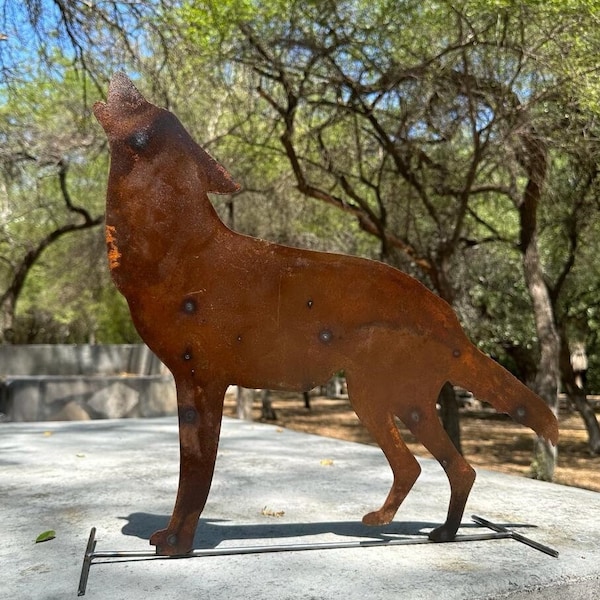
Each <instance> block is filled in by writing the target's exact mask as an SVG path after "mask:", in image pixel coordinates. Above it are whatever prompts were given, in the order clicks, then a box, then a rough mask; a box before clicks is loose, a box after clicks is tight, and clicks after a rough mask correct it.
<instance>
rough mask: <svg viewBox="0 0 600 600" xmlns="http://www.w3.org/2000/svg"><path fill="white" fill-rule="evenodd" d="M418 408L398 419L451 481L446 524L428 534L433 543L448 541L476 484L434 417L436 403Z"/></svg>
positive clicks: (424, 404) (454, 531)
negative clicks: (435, 460)
mask: <svg viewBox="0 0 600 600" xmlns="http://www.w3.org/2000/svg"><path fill="white" fill-rule="evenodd" d="M427 400H429V399H427ZM417 406H418V408H412V409H407V410H406V411H405V412H404V413H403V414H400V415H399V416H400V418H401V419H402V421H403V422H404V424H405V425H406V426H407V427H408V428H409V429H410V430H411V431H412V433H413V434H414V435H415V437H416V438H417V439H418V440H419V441H420V442H421V443H422V444H423V445H424V446H425V448H427V450H429V452H431V454H433V456H434V458H436V459H437V461H438V462H439V463H440V465H442V467H443V469H444V471H445V472H446V475H447V477H448V481H449V482H450V505H449V506H448V516H447V517H446V522H445V523H444V524H443V525H441V526H440V527H437V528H436V529H434V530H433V531H432V532H431V533H430V534H429V539H431V540H433V541H434V542H448V541H451V540H453V539H454V538H455V536H456V532H457V530H458V528H459V527H460V522H461V519H462V516H463V513H464V510H465V505H466V503H467V498H468V497H469V492H470V491H471V488H472V487H473V483H474V482H475V471H474V470H473V469H472V468H471V466H470V465H469V463H467V461H466V460H465V459H464V458H463V457H462V456H461V454H460V453H459V452H458V450H457V449H456V447H455V446H454V444H453V443H452V441H451V440H450V438H449V437H448V434H447V433H446V431H445V430H444V428H443V426H442V424H441V422H440V420H439V418H438V416H437V411H436V409H435V402H434V401H432V402H429V401H427V403H425V402H421V403H419V404H418V405H417Z"/></svg>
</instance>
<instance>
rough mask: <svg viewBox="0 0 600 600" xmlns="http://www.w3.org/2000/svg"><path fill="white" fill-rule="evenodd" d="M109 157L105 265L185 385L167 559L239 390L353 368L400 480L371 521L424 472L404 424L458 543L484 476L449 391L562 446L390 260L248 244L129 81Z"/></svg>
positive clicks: (195, 150)
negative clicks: (404, 432)
mask: <svg viewBox="0 0 600 600" xmlns="http://www.w3.org/2000/svg"><path fill="white" fill-rule="evenodd" d="M94 113H95V115H96V117H97V119H98V120H99V121H100V123H101V124H102V126H103V127H104V129H105V131H106V134H107V136H108V139H109V142H110V148H111V154H112V159H111V167H110V176H109V180H108V193H107V208H106V242H107V247H108V261H109V266H110V269H111V272H112V277H113V279H114V282H115V284H116V286H117V288H118V289H119V290H120V291H121V292H122V293H123V295H124V296H125V297H126V298H127V301H128V302H129V307H130V310H131V315H132V318H133V320H134V323H135V326H136V327H137V330H138V331H139V333H140V335H141V336H142V339H143V340H144V341H145V342H146V343H147V344H148V346H149V347H150V348H151V349H152V350H153V351H154V352H155V353H156V354H157V355H158V357H159V358H160V359H161V360H162V361H163V362H164V363H165V364H166V365H167V366H168V368H169V369H170V370H171V371H172V373H173V375H174V377H175V381H176V385H177V401H178V406H179V437H180V452H181V454H180V460H181V464H180V479H179V489H178V493H177V500H176V503H175V508H174V510H173V515H172V517H171V520H170V522H169V525H168V527H167V529H165V530H161V531H157V532H156V533H155V534H154V535H153V536H152V538H151V540H150V543H151V544H153V545H155V546H156V552H157V553H158V554H161V555H181V554H185V553H187V552H189V551H190V550H191V548H192V544H193V538H194V532H195V530H196V527H197V524H198V518H199V516H200V513H201V512H202V510H203V508H204V505H205V503H206V498H207V496H208V491H209V488H210V484H211V480H212V476H213V470H214V464H215V458H216V455H217V445H218V440H219V432H220V424H221V416H222V407H223V396H224V393H225V390H226V388H227V386H228V385H230V384H238V385H241V386H245V387H249V388H270V389H281V390H284V389H285V390H296V391H304V390H309V389H311V388H313V387H315V386H316V385H318V384H321V383H323V382H325V381H326V380H327V379H329V377H331V376H332V375H333V374H334V373H336V372H337V371H340V370H342V369H343V370H344V372H345V374H346V377H347V382H348V393H349V395H350V400H351V402H352V406H353V408H354V409H355V411H356V413H357V414H358V416H359V418H360V419H361V421H362V422H363V423H364V425H365V426H366V427H367V428H368V430H369V431H370V432H371V435H372V436H373V437H374V438H375V440H376V441H377V443H378V444H379V445H380V446H381V449H382V450H383V452H384V453H385V455H386V457H387V459H388V461H389V463H390V466H391V468H392V471H393V473H394V482H393V485H392V488H391V490H390V492H389V495H388V497H387V498H386V500H385V502H384V503H383V506H382V507H381V508H380V509H379V510H376V511H374V512H371V513H369V514H367V515H365V517H364V518H363V522H364V523H366V524H369V525H382V524H385V523H389V522H390V521H391V520H392V519H393V518H394V515H395V513H396V511H397V510H398V507H399V506H400V504H401V503H402V501H403V500H404V498H405V497H406V495H407V494H408V492H409V491H410V489H411V487H412V486H413V484H414V483H415V481H416V479H417V477H418V475H419V472H420V470H421V469H420V467H419V464H418V462H417V461H416V459H415V458H414V457H413V455H412V454H411V453H410V452H409V450H408V449H407V447H406V445H405V444H404V442H403V441H402V439H401V437H400V435H399V432H398V429H397V427H396V424H395V422H394V419H395V417H398V418H400V419H401V420H402V421H403V422H404V423H405V424H406V426H407V427H408V428H409V429H410V430H411V431H412V432H413V434H414V435H415V436H416V437H417V439H419V440H420V441H421V442H422V443H423V444H424V446H425V447H426V448H428V449H429V450H430V452H431V453H432V454H433V456H435V458H436V459H437V460H438V461H439V462H440V463H441V465H442V467H443V468H444V469H445V471H446V473H447V476H448V479H449V481H450V487H451V498H450V506H449V509H448V516H447V520H446V522H445V523H444V524H443V525H441V526H440V527H438V528H437V529H434V530H433V531H432V532H431V533H430V535H429V537H430V538H431V539H432V540H435V541H447V540H452V539H454V536H455V534H456V531H457V528H458V527H459V525H460V521H461V518H462V515H463V511H464V508H465V503H466V501H467V496H468V494H469V492H470V489H471V486H472V485H473V482H474V480H475V472H474V471H473V469H472V468H471V467H470V466H469V464H468V463H467V462H466V461H465V460H464V458H463V457H462V456H461V455H460V454H459V453H458V452H457V451H456V449H455V448H454V446H453V445H452V443H451V441H450V440H449V438H448V436H447V435H446V433H445V431H444V429H443V428H442V426H441V425H440V421H439V419H438V416H437V413H436V399H437V397H438V392H439V390H440V388H441V387H442V385H443V384H444V383H445V382H447V381H450V382H452V383H453V384H455V385H459V386H462V387H464V388H466V389H468V390H470V391H472V392H473V393H474V394H475V395H476V396H477V397H478V398H480V399H482V400H486V401H488V402H490V403H491V404H492V405H493V406H494V407H495V408H496V409H497V410H498V411H500V412H504V413H508V414H509V415H511V416H512V418H513V419H515V420H516V421H518V422H519V423H522V424H524V425H527V426H528V427H531V428H532V429H533V430H534V431H535V432H536V433H537V434H538V435H540V436H542V437H544V438H546V439H548V440H550V441H551V442H552V443H553V444H556V442H557V438H558V428H557V423H556V419H555V417H554V415H553V414H552V412H551V411H550V410H549V409H548V407H547V406H546V404H545V403H544V402H543V401H542V400H541V399H540V398H538V396H536V395H535V394H534V393H533V392H531V391H530V390H529V389H528V388H527V387H525V386H524V385H523V384H521V383H520V382H519V381H518V380H517V379H515V378H514V377H513V376H512V375H510V374H509V373H508V372H507V371H505V370H504V369H503V368H501V367H500V366H498V365H497V364H496V363H495V362H494V361H493V360H491V359H490V358H488V357H487V356H485V355H484V354H482V353H481V352H479V351H478V350H477V349H476V348H475V347H474V346H473V345H472V344H471V342H470V341H469V340H468V339H467V337H466V336H465V334H464V333H463V331H462V329H461V327H460V325H459V323H458V320H457V318H456V316H455V314H454V312H453V311H452V309H451V308H450V306H448V304H446V303H445V302H444V301H442V300H440V298H438V297H437V296H435V295H434V294H432V293H431V292H430V291H428V290H427V289H426V288H425V287H424V286H423V285H421V284H420V283H419V282H418V281H416V280H415V279H413V278H411V277H409V276H407V275H405V274H404V273H401V272H400V271H397V270H395V269H393V268H391V267H389V266H386V265H384V264H381V263H378V262H374V261H369V260H364V259H359V258H353V257H349V256H342V255H334V254H325V253H320V252H311V251H306V250H298V249H294V248H288V247H285V246H280V245H276V244H272V243H269V242H266V241H263V240H259V239H255V238H251V237H247V236H244V235H239V234H237V233H235V232H233V231H231V230H229V229H228V228H227V227H226V226H225V225H224V224H223V223H222V222H221V221H220V219H219V218H218V216H217V214H216V212H215V210H214V208H213V207H212V205H211V203H210V201H209V199H208V196H207V194H208V193H210V192H212V193H217V194H231V193H233V192H235V191H237V190H238V189H239V187H238V185H237V184H236V183H235V182H234V181H233V180H232V178H231V176H230V175H229V173H227V171H226V170H225V169H224V168H223V167H222V166H221V165H219V164H218V163H217V162H216V161H215V160H213V159H212V158H211V157H210V156H209V155H208V154H207V153H206V152H205V151H204V150H203V149H202V148H201V147H200V146H198V145H197V144H196V143H195V142H194V141H193V140H192V138H191V137H190V135H189V134H188V133H187V132H186V130H185V129H184V128H183V126H182V125H181V123H180V122H179V121H178V120H177V118H176V117H175V116H174V115H173V114H171V113H170V112H168V111H167V110H164V109H160V108H158V107H156V106H154V105H153V104H150V103H149V102H147V101H146V100H145V99H144V97H143V96H142V95H141V94H140V93H139V92H138V90H137V89H136V88H135V87H134V86H133V84H132V83H131V81H130V80H129V79H128V78H127V77H126V76H125V75H123V74H120V73H118V74H116V75H115V76H114V77H113V78H112V81H111V83H110V88H109V92H108V100H107V102H106V103H104V102H99V103H97V104H96V105H95V106H94Z"/></svg>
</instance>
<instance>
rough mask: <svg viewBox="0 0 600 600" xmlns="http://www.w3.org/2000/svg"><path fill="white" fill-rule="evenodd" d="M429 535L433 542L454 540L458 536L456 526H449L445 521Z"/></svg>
mask: <svg viewBox="0 0 600 600" xmlns="http://www.w3.org/2000/svg"><path fill="white" fill-rule="evenodd" d="M428 537H429V539H430V540H431V541H432V542H452V541H453V540H454V538H455V537H456V528H453V527H449V526H448V525H446V524H445V523H444V525H440V526H439V527H436V528H435V529H434V530H433V531H431V532H430V533H429V536H428Z"/></svg>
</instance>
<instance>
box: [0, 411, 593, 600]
mask: <svg viewBox="0 0 600 600" xmlns="http://www.w3.org/2000/svg"><path fill="white" fill-rule="evenodd" d="M422 464H423V473H422V475H421V477H420V479H419V481H418V482H417V484H416V485H415V488H414V489H413V491H412V493H411V494H410V496H409V497H408V498H407V500H406V502H405V504H404V505H403V506H402V507H401V509H400V511H399V513H398V515H397V517H396V520H395V521H394V522H393V523H392V524H391V525H389V526H387V527H384V528H381V529H370V528H366V527H363V526H362V525H361V524H360V517H361V515H362V514H363V513H364V512H366V511H368V510H371V509H373V508H377V507H378V506H379V505H380V504H381V502H382V501H383V499H384V497H385V495H386V494H387V491H388V487H389V484H390V479H391V475H390V471H389V468H388V466H387V463H386V462H385V459H384V458H383V456H382V454H381V452H380V451H379V449H377V448H375V447H369V446H364V445H359V444H353V443H348V442H342V441H337V440H331V439H326V438H320V437H316V436H309V435H305V434H300V433H295V432H292V431H288V430H282V429H279V428H277V427H274V426H268V425H259V424H252V423H245V422H240V421H235V420H229V419H225V421H224V425H223V434H222V441H221V451H220V455H219V459H218V464H217V468H216V473H215V477H214V480H213V488H212V490H211V495H210V497H209V501H208V504H207V507H206V509H205V512H204V514H203V516H202V522H201V527H200V529H199V532H198V535H197V537H196V547H198V548H212V547H226V546H243V545H246V546H248V545H251V546H256V545H261V544H266V545H269V544H294V543H312V542H324V541H325V542H326V541H348V540H374V539H375V540H376V539H385V538H390V539H402V538H411V539H412V538H414V539H422V538H423V537H424V535H425V534H426V532H427V530H428V529H429V528H431V527H433V526H434V525H436V524H439V523H440V522H441V521H442V520H443V519H444V517H445V513H446V509H447V500H448V486H447V484H446V480H445V476H444V474H443V472H442V470H441V469H440V468H439V467H438V466H437V464H436V463H434V462H431V461H426V460H425V461H422ZM177 474H178V441H177V426H176V422H175V420H174V419H172V418H164V419H155V420H154V419H146V420H138V419H130V420H115V421H110V420H108V421H91V422H90V421H88V422H71V423H8V424H3V425H0V532H1V533H2V537H1V540H2V542H1V544H0V582H1V583H0V598H6V599H8V598H10V599H15V598H28V599H33V600H37V599H44V600H54V599H56V600H58V599H60V600H63V599H65V598H75V597H77V585H78V581H79V574H80V569H81V564H82V559H83V554H84V551H85V546H86V543H87V539H88V535H89V531H90V528H91V527H92V526H95V527H97V530H98V533H97V540H98V542H97V544H98V545H97V547H96V550H97V551H102V550H147V549H148V548H149V546H148V538H149V536H150V534H151V533H152V532H153V531H154V530H155V529H157V528H160V527H162V526H164V525H165V524H166V522H167V520H168V516H169V514H170V512H171V509H172V505H173V501H174V497H175V491H176V487H177ZM281 513H283V514H282V515H281V516H278V517H277V516H269V515H275V514H281ZM472 513H475V514H479V515H481V516H483V517H485V518H487V519H490V520H492V521H495V522H502V523H515V524H521V525H524V524H529V525H536V526H537V527H536V528H533V527H518V528H515V529H517V530H518V531H519V532H521V533H523V534H524V535H527V536H529V537H531V538H533V539H535V540H537V541H539V542H541V543H543V544H547V545H549V546H551V547H554V548H555V549H557V550H558V551H559V552H560V557H559V558H557V559H556V558H552V557H550V556H547V555H545V554H542V553H540V552H538V551H536V550H533V549H531V548H529V547H527V546H525V545H523V544H520V543H518V542H516V541H514V540H493V541H482V542H468V543H467V542H465V543H452V544H443V545H439V544H424V545H411V546H390V547H379V548H372V547H371V548H354V549H336V550H319V551H311V552H289V553H279V554H260V555H243V556H228V557H210V558H191V559H154V558H152V559H148V560H137V561H134V560H123V561H120V562H111V563H110V564H106V563H105V564H102V563H101V561H97V562H95V563H94V564H93V565H92V567H91V570H90V576H89V582H88V587H87V593H86V596H85V598H89V599H90V600H95V599H111V600H115V599H116V600H119V599H123V600H125V599H127V600H134V599H142V598H143V599H151V598H157V599H158V598H160V599H165V598H166V599H175V598H206V599H210V600H230V599H232V598H244V599H254V598H256V599H265V600H283V599H290V600H291V599H294V600H296V599H297V600H320V599H342V598H343V599H345V600H354V599H356V600H363V599H365V598H369V599H371V598H377V599H379V598H381V599H387V598H403V599H436V600H441V599H444V600H448V599H450V600H452V599H459V598H460V599H479V598H508V599H511V600H522V599H523V600H524V599H530V598H532V599H533V598H535V599H544V600H545V599H550V598H553V599H554V598H561V599H562V598H568V599H584V598H585V599H588V598H590V599H591V598H598V597H599V596H600V545H599V541H598V540H599V533H600V527H599V526H598V517H599V515H600V494H597V493H594V492H589V491H585V490H580V489H575V488H567V487H562V486H558V485H554V484H547V483H541V482H536V481H531V480H528V479H523V478H517V477H512V476H506V475H501V474H497V473H491V472H486V471H479V472H478V479H477V482H476V484H475V488H474V490H473V492H472V494H471V497H470V500H469V503H468V506H467V512H466V513H465V519H464V527H463V529H462V530H461V532H462V533H473V531H475V530H476V528H475V527H474V526H473V525H472V524H471V523H470V519H469V515H471V514H472ZM48 529H54V530H55V531H56V538H55V539H54V540H51V541H48V542H44V543H41V544H35V543H34V542H35V539H36V537H37V535H38V534H40V533H41V532H43V531H46V530H48Z"/></svg>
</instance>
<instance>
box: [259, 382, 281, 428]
mask: <svg viewBox="0 0 600 600" xmlns="http://www.w3.org/2000/svg"><path fill="white" fill-rule="evenodd" d="M260 399H261V403H262V406H261V415H260V416H261V418H262V419H264V420H265V421H276V420H277V413H276V412H275V409H274V408H273V404H272V402H271V390H261V392H260Z"/></svg>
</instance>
